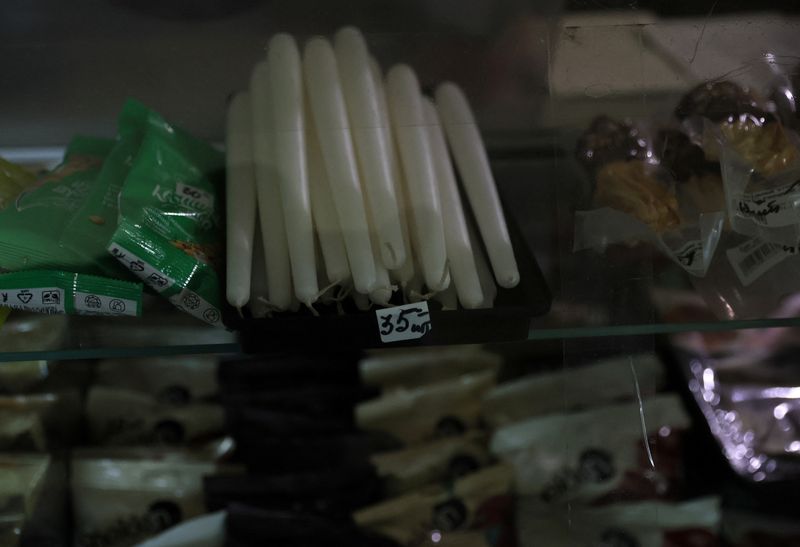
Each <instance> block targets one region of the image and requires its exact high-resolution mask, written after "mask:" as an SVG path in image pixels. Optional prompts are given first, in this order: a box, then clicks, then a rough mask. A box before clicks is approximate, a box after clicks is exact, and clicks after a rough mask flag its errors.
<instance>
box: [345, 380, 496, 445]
mask: <svg viewBox="0 0 800 547" xmlns="http://www.w3.org/2000/svg"><path fill="white" fill-rule="evenodd" d="M496 374H497V373H496V371H483V372H476V373H473V374H465V375H463V376H459V377H458V378H454V379H452V380H447V381H443V382H438V383H434V384H429V385H426V386H422V387H417V388H413V389H397V390H395V391H392V392H390V393H387V394H386V395H383V396H382V397H379V398H377V399H373V400H371V401H367V402H365V403H361V404H360V405H358V406H357V407H356V423H357V424H358V426H359V428H361V429H363V430H365V431H380V432H384V433H388V434H390V435H392V436H394V437H395V438H397V439H398V440H400V441H401V442H403V443H406V444H407V445H413V444H415V443H420V442H425V441H429V440H431V439H435V438H438V437H450V436H455V435H460V434H462V433H464V432H465V431H467V430H468V429H472V428H477V427H478V426H479V425H480V411H481V400H482V398H483V396H484V395H485V394H486V392H487V391H489V389H491V388H492V386H494V384H495V380H496Z"/></svg>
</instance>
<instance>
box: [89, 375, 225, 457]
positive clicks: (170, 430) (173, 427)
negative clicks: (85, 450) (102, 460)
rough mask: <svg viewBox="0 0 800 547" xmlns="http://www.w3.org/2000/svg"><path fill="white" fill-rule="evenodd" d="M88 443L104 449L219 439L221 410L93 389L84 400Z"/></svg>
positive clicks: (101, 388) (100, 388)
mask: <svg viewBox="0 0 800 547" xmlns="http://www.w3.org/2000/svg"><path fill="white" fill-rule="evenodd" d="M86 416H87V421H88V426H89V436H90V439H91V440H92V442H95V443H99V444H105V445H132V444H137V443H138V444H170V445H179V444H185V443H187V442H190V441H201V440H203V439H209V438H212V437H214V436H217V435H220V434H221V433H222V431H223V426H224V422H225V416H224V411H223V409H222V407H221V406H219V405H214V404H202V403H194V404H185V405H180V406H176V405H174V404H168V403H162V402H159V401H158V400H156V398H154V397H151V396H148V395H145V394H141V393H136V392H134V391H127V390H124V389H113V388H106V387H94V388H92V389H91V391H90V392H89V395H88V397H87V400H86Z"/></svg>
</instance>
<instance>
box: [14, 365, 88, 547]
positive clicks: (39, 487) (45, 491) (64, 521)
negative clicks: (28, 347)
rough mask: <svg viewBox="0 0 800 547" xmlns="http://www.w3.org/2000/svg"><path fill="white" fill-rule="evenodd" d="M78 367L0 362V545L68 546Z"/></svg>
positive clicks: (82, 368) (77, 418)
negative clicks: (69, 457)
mask: <svg viewBox="0 0 800 547" xmlns="http://www.w3.org/2000/svg"><path fill="white" fill-rule="evenodd" d="M85 373H86V367H85V365H84V364H82V363H71V364H70V365H68V366H62V364H60V363H47V362H45V361H28V362H18V363H4V366H3V367H2V372H0V520H2V527H0V543H2V544H3V545H9V546H17V545H42V544H46V545H68V540H67V538H68V536H69V533H68V530H69V522H68V509H67V507H68V503H67V499H68V497H67V486H68V485H67V462H66V459H65V457H64V454H63V451H64V448H65V447H68V446H69V445H71V444H72V443H74V442H76V441H77V440H78V439H79V436H80V418H81V378H82V377H83V378H85V377H86V374H85Z"/></svg>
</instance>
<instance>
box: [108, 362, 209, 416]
mask: <svg viewBox="0 0 800 547" xmlns="http://www.w3.org/2000/svg"><path fill="white" fill-rule="evenodd" d="M93 383H94V385H96V386H105V387H111V388H121V389H126V390H130V391H137V392H140V393H145V394H148V395H150V396H152V397H154V398H155V399H156V400H157V401H159V402H161V403H165V404H186V403H189V402H192V401H198V400H203V399H208V398H210V397H213V396H214V395H216V394H217V359H216V358H215V357H213V356H202V355H198V356H180V357H151V358H139V359H105V360H103V361H100V362H99V363H97V366H96V368H95V374H94V382H93Z"/></svg>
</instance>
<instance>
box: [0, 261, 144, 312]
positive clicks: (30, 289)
mask: <svg viewBox="0 0 800 547" xmlns="http://www.w3.org/2000/svg"><path fill="white" fill-rule="evenodd" d="M0 306H2V307H7V308H13V309H17V310H25V311H30V312H34V313H47V314H56V313H66V314H77V315H113V316H121V315H129V316H134V317H137V316H139V315H141V313H142V285H141V284H140V283H131V282H129V281H119V280H116V279H108V278H105V277H97V276H93V275H86V274H76V273H68V272H61V271H48V270H30V271H25V272H13V273H6V274H0Z"/></svg>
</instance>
